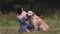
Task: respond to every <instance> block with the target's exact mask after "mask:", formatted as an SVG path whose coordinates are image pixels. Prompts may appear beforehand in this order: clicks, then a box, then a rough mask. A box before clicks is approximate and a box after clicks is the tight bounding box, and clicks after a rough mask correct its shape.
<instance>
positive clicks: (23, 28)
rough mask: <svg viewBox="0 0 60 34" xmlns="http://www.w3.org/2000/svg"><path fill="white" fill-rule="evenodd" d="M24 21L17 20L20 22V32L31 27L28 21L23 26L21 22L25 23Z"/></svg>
mask: <svg viewBox="0 0 60 34" xmlns="http://www.w3.org/2000/svg"><path fill="white" fill-rule="evenodd" d="M23 19H24V18H23ZM23 19H22V18H17V20H18V22H19V26H20V30H25V29H26V28H27V27H28V26H29V23H28V21H25V22H24V23H23V24H21V21H23Z"/></svg>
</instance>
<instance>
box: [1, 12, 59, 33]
mask: <svg viewBox="0 0 60 34" xmlns="http://www.w3.org/2000/svg"><path fill="white" fill-rule="evenodd" d="M15 16H16V14H13V13H10V14H8V15H6V14H0V34H60V16H59V15H58V14H54V15H51V16H41V17H42V18H43V19H44V20H45V21H46V22H47V24H48V25H49V27H50V30H48V31H46V32H44V31H38V32H33V31H31V32H29V33H26V32H23V33H19V32H18V28H19V25H18V22H17V20H16V17H15Z"/></svg>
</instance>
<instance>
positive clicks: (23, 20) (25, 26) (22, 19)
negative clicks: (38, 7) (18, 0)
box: [16, 8, 30, 32]
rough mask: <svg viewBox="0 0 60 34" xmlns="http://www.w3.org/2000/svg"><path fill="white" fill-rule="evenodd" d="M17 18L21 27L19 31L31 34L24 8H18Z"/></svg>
mask: <svg viewBox="0 0 60 34" xmlns="http://www.w3.org/2000/svg"><path fill="white" fill-rule="evenodd" d="M16 17H17V19H18V22H19V26H20V28H19V31H25V32H30V31H29V29H28V26H29V23H28V21H27V19H28V18H27V13H26V12H25V11H24V10H23V8H22V9H21V8H18V14H17V16H16Z"/></svg>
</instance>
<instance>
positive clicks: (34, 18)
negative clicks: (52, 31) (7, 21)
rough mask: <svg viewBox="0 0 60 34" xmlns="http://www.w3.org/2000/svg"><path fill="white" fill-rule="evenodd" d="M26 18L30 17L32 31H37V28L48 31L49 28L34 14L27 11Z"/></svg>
mask: <svg viewBox="0 0 60 34" xmlns="http://www.w3.org/2000/svg"><path fill="white" fill-rule="evenodd" d="M28 16H29V17H30V21H31V23H32V24H33V26H34V31H37V30H38V28H39V29H40V30H43V31H47V30H48V29H49V26H48V25H47V24H46V22H45V21H44V20H43V19H41V18H39V17H38V16H37V15H36V14H35V13H34V12H32V11H28Z"/></svg>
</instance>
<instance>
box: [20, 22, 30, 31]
mask: <svg viewBox="0 0 60 34" xmlns="http://www.w3.org/2000/svg"><path fill="white" fill-rule="evenodd" d="M28 26H29V23H28V22H25V23H24V24H21V25H20V29H21V30H25V29H26V28H28Z"/></svg>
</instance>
